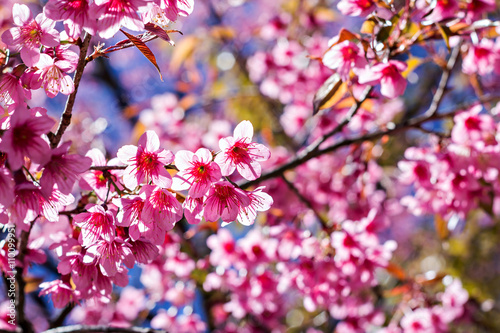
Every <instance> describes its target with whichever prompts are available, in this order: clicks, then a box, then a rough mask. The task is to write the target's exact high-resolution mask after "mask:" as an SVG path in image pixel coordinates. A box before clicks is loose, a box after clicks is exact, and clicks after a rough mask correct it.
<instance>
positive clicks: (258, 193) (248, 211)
mask: <svg viewBox="0 0 500 333" xmlns="http://www.w3.org/2000/svg"><path fill="white" fill-rule="evenodd" d="M264 188H265V186H260V187H257V188H256V189H255V190H253V191H251V192H247V195H248V198H249V199H250V204H249V205H248V206H247V207H243V208H242V209H241V211H240V213H239V214H238V222H240V223H241V224H243V225H246V226H249V225H252V224H253V223H254V222H255V218H256V217H257V212H265V211H267V210H269V208H271V206H272V204H273V198H272V197H271V196H270V195H269V194H267V193H265V192H263V190H264Z"/></svg>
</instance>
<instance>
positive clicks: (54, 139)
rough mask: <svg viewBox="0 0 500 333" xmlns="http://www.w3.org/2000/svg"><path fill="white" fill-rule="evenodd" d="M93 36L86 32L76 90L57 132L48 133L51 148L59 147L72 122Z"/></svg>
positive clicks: (68, 100)
mask: <svg viewBox="0 0 500 333" xmlns="http://www.w3.org/2000/svg"><path fill="white" fill-rule="evenodd" d="M91 38H92V35H91V34H89V33H88V32H86V33H85V37H84V39H83V43H82V45H81V46H80V57H79V58H78V65H77V67H76V72H75V76H74V78H73V81H74V85H75V90H74V91H73V92H72V93H71V94H70V95H69V97H68V99H67V101H66V107H65V108H64V112H63V114H62V115H61V120H60V121H59V127H58V128H57V131H56V134H54V133H52V132H50V133H49V134H48V137H49V140H50V147H51V148H56V147H57V145H58V144H59V142H60V141H61V138H62V136H63V134H64V131H66V128H68V126H69V125H70V124H71V114H72V112H73V106H74V105H75V99H76V94H77V92H78V87H79V85H80V80H81V79H82V75H83V70H84V69H85V65H86V63H87V62H86V61H85V58H86V56H87V50H88V48H89V44H90V39H91Z"/></svg>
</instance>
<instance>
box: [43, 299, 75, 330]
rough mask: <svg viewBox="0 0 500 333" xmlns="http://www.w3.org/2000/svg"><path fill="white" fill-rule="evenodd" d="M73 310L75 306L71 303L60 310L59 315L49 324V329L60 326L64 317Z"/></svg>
mask: <svg viewBox="0 0 500 333" xmlns="http://www.w3.org/2000/svg"><path fill="white" fill-rule="evenodd" d="M74 308H75V305H74V304H73V303H69V304H68V305H66V307H65V308H64V309H62V311H61V313H59V315H58V316H57V318H55V319H54V320H53V321H51V322H50V326H49V328H56V327H59V326H61V325H62V324H63V323H64V320H65V319H66V317H67V316H68V315H69V314H70V313H71V311H73V309H74Z"/></svg>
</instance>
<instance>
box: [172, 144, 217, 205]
mask: <svg viewBox="0 0 500 333" xmlns="http://www.w3.org/2000/svg"><path fill="white" fill-rule="evenodd" d="M175 166H176V167H177V168H178V169H179V172H178V173H177V174H176V175H175V177H174V179H173V185H172V188H173V189H175V190H186V189H188V188H189V196H191V197H192V198H199V197H202V196H204V195H205V193H207V191H208V189H209V188H210V185H211V184H212V183H213V182H216V181H218V180H220V178H221V171H220V168H219V165H218V164H217V163H215V162H212V153H211V152H210V150H208V149H206V148H200V149H198V150H197V151H196V153H194V154H193V153H192V152H190V151H188V150H181V151H178V152H177V153H176V154H175Z"/></svg>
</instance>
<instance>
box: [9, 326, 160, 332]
mask: <svg viewBox="0 0 500 333" xmlns="http://www.w3.org/2000/svg"><path fill="white" fill-rule="evenodd" d="M94 332H95V333H97V332H99V333H166V331H165V330H155V329H152V328H147V327H111V326H105V325H96V326H86V325H70V326H62V327H57V328H51V329H49V330H46V331H44V332H42V333H94ZM0 333H1V332H0Z"/></svg>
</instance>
